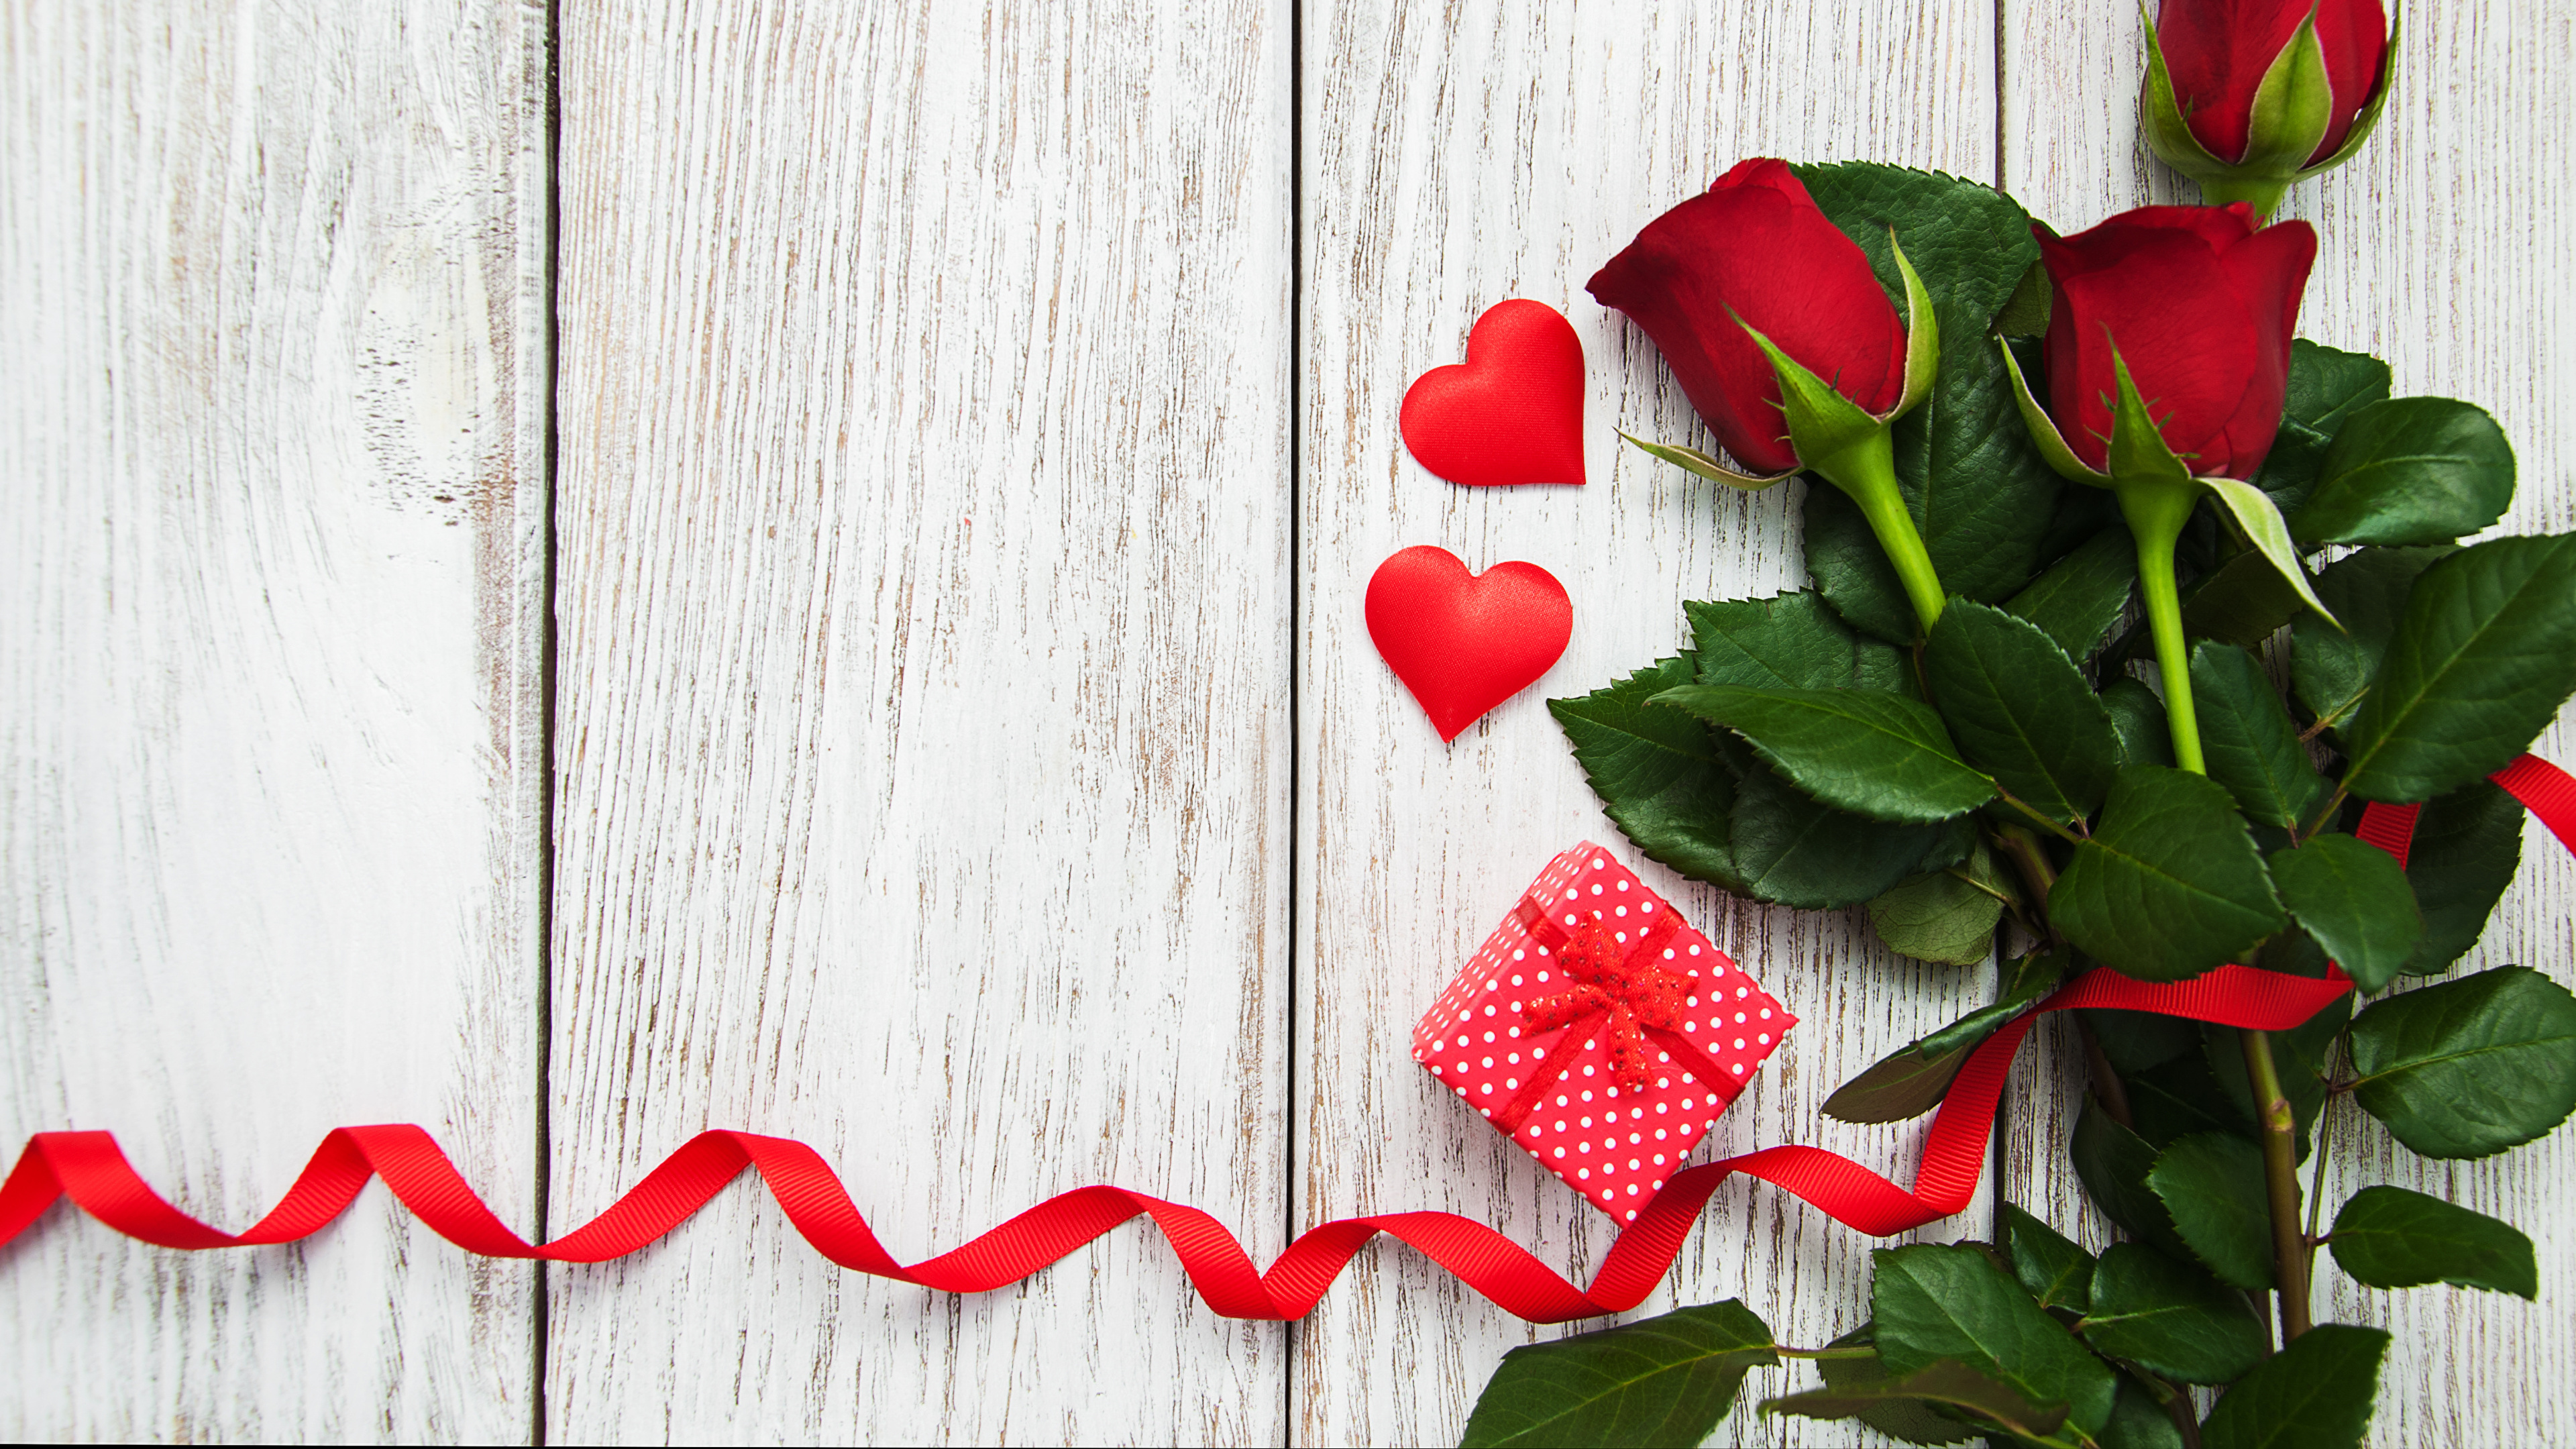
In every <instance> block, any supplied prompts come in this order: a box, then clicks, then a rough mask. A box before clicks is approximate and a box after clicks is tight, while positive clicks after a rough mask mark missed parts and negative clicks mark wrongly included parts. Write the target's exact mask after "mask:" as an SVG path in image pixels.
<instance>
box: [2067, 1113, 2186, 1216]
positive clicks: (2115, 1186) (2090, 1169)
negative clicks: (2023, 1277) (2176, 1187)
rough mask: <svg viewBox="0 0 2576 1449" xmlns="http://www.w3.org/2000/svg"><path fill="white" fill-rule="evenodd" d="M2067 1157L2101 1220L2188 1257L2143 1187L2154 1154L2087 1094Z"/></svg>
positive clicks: (2162, 1209)
mask: <svg viewBox="0 0 2576 1449" xmlns="http://www.w3.org/2000/svg"><path fill="white" fill-rule="evenodd" d="M2066 1155H2067V1157H2068V1159H2069V1160H2070V1161H2072V1162H2073V1163H2074V1165H2075V1175H2076V1176H2077V1177H2079V1178H2081V1179H2082V1180H2083V1182H2084V1190H2085V1192H2087V1193H2088V1194H2090V1195H2091V1196H2092V1199H2093V1203H2094V1206H2096V1207H2099V1208H2100V1209H2102V1212H2103V1215H2104V1216H2106V1217H2108V1218H2110V1220H2111V1221H2113V1222H2115V1223H2117V1224H2119V1225H2120V1226H2121V1227H2123V1228H2125V1229H2127V1230H2128V1231H2129V1232H2131V1233H2134V1234H2136V1235H2137V1236H2138V1237H2140V1238H2143V1239H2145V1240H2146V1241H2148V1242H2150V1243H2153V1244H2155V1245H2156V1246H2157V1247H2159V1248H2162V1249H2164V1250H2165V1251H2166V1252H2168V1253H2171V1254H2173V1255H2174V1256H2176V1257H2187V1256H2189V1255H2190V1252H2191V1250H2190V1249H2189V1248H2187V1247H2185V1246H2183V1241H2182V1239H2181V1238H2180V1237H2179V1236H2177V1235H2176V1234H2175V1232H2174V1225H2173V1218H2172V1216H2171V1215H2170V1214H2168V1213H2167V1212H2166V1211H2165V1205H2164V1200H2163V1199H2161V1198H2159V1197H2157V1196H2156V1193H2155V1189H2154V1188H2152V1187H2150V1186H2148V1183H2147V1174H2148V1173H2150V1172H2152V1171H2154V1169H2155V1165H2156V1149H2155V1148H2153V1147H2151V1146H2149V1145H2148V1144H2147V1141H2146V1139H2145V1138H2143V1137H2140V1136H2139V1135H2138V1134H2137V1133H2135V1132H2132V1131H2130V1130H2129V1129H2128V1128H2126V1127H2123V1126H2121V1125H2120V1124H2119V1123H2118V1122H2116V1121H2114V1120H2112V1117H2111V1114H2110V1113H2109V1112H2106V1111H2104V1110H2103V1109H2102V1104H2101V1103H2100V1102H2097V1101H2095V1100H2094V1099H2093V1097H2092V1095H2091V1094H2090V1093H2087V1094H2086V1095H2085V1098H2084V1110H2083V1112H2082V1113H2080V1114H2079V1115H2078V1116H2077V1117H2076V1119H2075V1132H2074V1135H2073V1137H2072V1138H2071V1139H2070V1140H2069V1141H2068V1143H2067V1148H2066Z"/></svg>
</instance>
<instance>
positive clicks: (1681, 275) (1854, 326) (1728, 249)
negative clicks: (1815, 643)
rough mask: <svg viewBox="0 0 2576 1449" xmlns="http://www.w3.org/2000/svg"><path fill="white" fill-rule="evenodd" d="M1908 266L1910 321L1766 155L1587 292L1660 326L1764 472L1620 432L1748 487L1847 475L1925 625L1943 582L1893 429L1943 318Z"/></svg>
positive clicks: (1783, 166)
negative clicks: (1903, 485)
mask: <svg viewBox="0 0 2576 1449" xmlns="http://www.w3.org/2000/svg"><path fill="white" fill-rule="evenodd" d="M1891 240H1893V238H1892V236H1891ZM1896 265H1897V269H1898V270H1899V271H1900V272H1901V273H1902V274H1903V276H1904V280H1905V288H1906V313H1907V315H1908V317H1910V318H1911V319H1912V326H1911V327H1910V328H1909V327H1908V326H1907V324H1906V322H1905V321H1903V320H1900V319H1899V318H1898V317H1897V315H1896V308H1895V307H1894V306H1893V305H1891V304H1890V303H1889V301H1888V299H1887V292H1886V290H1885V289H1884V288H1882V287H1880V285H1879V282H1878V277H1877V275H1876V274H1875V273H1874V272H1873V271H1872V270H1871V269H1870V263H1869V257H1868V255H1867V254H1866V253H1864V252H1862V251H1861V249H1860V247H1859V246H1858V244H1856V243H1854V242H1853V241H1852V239H1851V238H1850V237H1848V236H1845V235H1844V234H1843V232H1842V229H1841V228H1839V227H1837V226H1835V225H1834V224H1833V222H1832V221H1831V220H1830V219H1828V218H1827V217H1826V216H1825V214H1824V212H1823V211H1822V210H1820V209H1819V208H1818V207H1817V206H1816V203H1815V200H1814V198H1812V197H1810V196H1809V195H1808V194H1807V188H1806V187H1805V186H1803V185H1801V184H1800V183H1799V181H1798V178H1797V176H1796V175H1795V174H1794V173H1792V172H1791V171H1790V169H1789V166H1788V163H1787V162H1784V161H1778V160H1773V159H1770V158H1767V157H1765V158H1757V159H1755V160H1750V161H1745V162H1742V163H1740V164H1738V165H1737V166H1736V167H1735V169H1734V170H1732V171H1729V172H1727V173H1726V174H1725V175H1724V176H1721V177H1719V178H1718V179H1717V182H1716V184H1715V185H1713V186H1711V187H1709V189H1708V190H1707V191H1706V192H1704V193H1702V194H1701V195H1698V196H1694V197H1692V198H1691V199H1689V200H1688V201H1685V202H1683V203H1682V204H1681V205H1679V206H1676V207H1674V208H1673V209H1672V210H1670V211H1668V212H1665V213H1664V214H1663V215H1662V216H1659V217H1657V218H1655V220H1653V221H1652V222H1649V223H1648V224H1647V226H1646V229H1645V230H1644V231H1641V232H1639V233H1638V234H1637V239H1636V240H1635V241H1633V242H1630V243H1629V244H1628V247H1627V249H1626V250H1625V251H1622V252H1620V253H1619V255H1617V256H1615V257H1612V258H1611V259H1610V262H1609V264H1608V265H1607V266H1604V267H1603V268H1602V269H1601V270H1600V271H1599V272H1597V273H1595V274H1594V276H1593V278H1592V280H1591V282H1590V283H1589V284H1588V290H1589V291H1590V292H1591V293H1592V296H1593V298H1594V299H1595V300H1597V301H1598V302H1600V303H1601V305H1603V306H1605V307H1613V308H1616V309H1618V310H1619V311H1621V312H1624V313H1626V314H1627V315H1628V318H1629V320H1631V321H1633V322H1635V323H1636V324H1637V325H1638V326H1639V327H1641V328H1643V329H1644V330H1645V333H1646V335H1647V336H1648V337H1650V338H1652V339H1654V343H1655V346H1656V347H1658V348H1659V349H1661V350H1662V352H1663V354H1664V360H1665V362H1666V363H1668V364H1669V365H1670V366H1671V367H1672V370H1673V377H1674V379H1675V380H1676V381H1678V382H1680V384H1681V387H1682V392H1683V394H1684V395H1686V396H1687V397H1689V398H1690V401H1691V406H1692V407H1694V408H1696V409H1698V411H1699V415H1700V417H1701V418H1702V419H1703V420H1705V421H1706V422H1707V423H1708V426H1709V429H1710V431H1712V432H1714V433H1716V434H1717V440H1718V442H1719V444H1720V445H1721V446H1723V447H1724V448H1725V449H1726V451H1727V452H1728V453H1729V454H1732V455H1733V456H1734V458H1735V460H1736V461H1737V462H1738V463H1740V464H1742V465H1744V467H1746V468H1749V469H1752V470H1754V471H1753V472H1751V473H1743V472H1738V471H1736V470H1734V469H1731V468H1728V467H1727V466H1725V465H1724V464H1723V463H1721V462H1719V461H1718V460H1717V459H1716V458H1713V457H1711V456H1709V455H1708V454H1706V453H1703V452H1701V451H1699V450H1698V449H1696V448H1684V447H1675V446H1671V445H1668V444H1661V443H1650V442H1647V441H1645V440H1644V439H1641V438H1635V437H1628V435H1627V434H1625V433H1622V434H1621V435H1620V436H1622V437H1628V441H1629V442H1631V443H1634V444H1636V445H1637V446H1638V447H1640V448H1643V449H1644V450H1646V451H1647V452H1649V453H1651V454H1653V455H1654V456H1656V457H1658V458H1661V459H1663V460H1665V461H1666V462H1669V463H1674V464H1678V465H1679V466H1681V467H1683V468H1687V469H1689V470H1690V471H1691V472H1693V473H1696V474H1698V475H1700V476H1701V477H1703V478H1709V479H1713V480H1715V481H1718V482H1721V483H1727V484H1730V485H1733V486H1735V487H1739V488H1767V487H1769V486H1771V485H1772V484H1774V483H1777V482H1779V481H1781V480H1782V479H1784V478H1787V477H1789V476H1790V475H1791V474H1793V473H1795V472H1797V471H1798V470H1799V469H1801V468H1805V469H1807V470H1809V471H1812V472H1814V473H1815V474H1816V475H1818V476H1819V477H1821V478H1823V479H1825V481H1827V482H1829V483H1831V484H1833V485H1834V486H1835V487H1837V488H1840V489H1842V490H1843V491H1844V492H1845V493H1848V494H1850V495H1851V497H1852V499H1853V501H1854V502H1856V503H1858V504H1859V505H1860V507H1861V512H1862V513H1863V514H1864V515H1865V516H1866V517H1867V518H1868V519H1869V521H1870V526H1871V528H1872V529H1873V530H1875V531H1876V532H1877V534H1878V538H1879V542H1880V544H1881V545H1882V546H1883V547H1885V548H1886V550H1887V554H1888V559H1889V561H1890V562H1892V563H1893V564H1895V566H1896V572H1897V577H1898V578H1900V579H1901V580H1903V581H1904V584H1905V588H1906V593H1907V596H1908V597H1909V598H1911V599H1912V600H1913V603H1914V608H1915V612H1916V614H1917V615H1919V616H1920V617H1921V618H1922V620H1923V623H1924V625H1925V627H1927V628H1928V627H1930V625H1931V622H1932V620H1933V619H1935V618H1937V617H1938V616H1939V614H1940V612H1941V599H1942V594H1941V586H1940V581H1939V580H1938V579H1937V578H1936V577H1935V576H1934V574H1933V571H1932V561H1931V559H1930V558H1929V557H1928V556H1927V555H1926V554H1925V553H1924V551H1923V541H1922V538H1921V536H1920V535H1919V534H1918V533H1917V532H1916V531H1915V527H1914V519H1913V516H1912V515H1911V514H1910V513H1908V512H1907V511H1906V508H1905V502H1904V498H1903V496H1902V495H1901V494H1900V493H1899V492H1898V491H1897V486H1896V465H1895V453H1894V449H1893V447H1892V445H1891V443H1890V441H1889V429H1890V425H1891V424H1892V423H1893V422H1894V420H1895V419H1896V418H1898V417H1900V416H1902V415H1903V414H1904V413H1906V412H1907V411H1909V410H1911V409H1912V408H1913V407H1914V406H1915V405H1916V404H1917V403H1919V402H1921V401H1922V400H1923V397H1924V395H1925V394H1926V393H1928V392H1929V391H1930V390H1931V386H1932V379H1933V374H1934V371H1935V369H1936V368H1937V366H1938V363H1939V357H1940V332H1939V328H1938V327H1937V326H1936V325H1935V323H1934V321H1933V317H1932V304H1931V298H1930V294H1929V293H1928V292H1926V291H1925V290H1924V287H1923V283H1922V279H1921V278H1919V277H1917V276H1916V275H1915V274H1914V269H1913V267H1912V265H1911V264H1910V263H1908V262H1907V261H1906V260H1905V254H1904V252H1903V250H1902V249H1901V248H1900V249H1898V250H1897V252H1896ZM1827 379H1830V381H1828V380H1827Z"/></svg>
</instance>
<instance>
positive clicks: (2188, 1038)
mask: <svg viewBox="0 0 2576 1449" xmlns="http://www.w3.org/2000/svg"><path fill="white" fill-rule="evenodd" d="M2077 1014H2078V1015H2079V1016H2080V1017H2081V1018H2082V1019H2083V1021H2084V1024H2085V1025H2086V1026H2087V1027H2089V1028H2091V1029H2092V1032H2093V1035H2094V1038H2095V1039H2096V1040H2098V1041H2099V1042H2101V1043H2102V1054H2103V1055H2104V1056H2107V1057H2109V1058H2110V1059H2111V1065H2112V1067H2113V1068H2115V1069H2116V1070H2118V1071H2119V1073H2120V1074H2121V1075H2122V1076H2128V1075H2131V1074H2133V1073H2136V1072H2143V1071H2145V1070H2146V1069H2147V1068H2149V1067H2152V1066H2155V1065H2157V1064H2159V1063H2162V1062H2169V1061H2172V1060H2173V1059H2174V1058H2176V1057H2179V1056H2183V1055H2185V1054H2187V1053H2197V1052H2198V1051H2199V1050H2200V1027H2199V1026H2198V1025H2197V1024H2195V1023H2193V1022H2188V1021H2183V1020H2181V1019H2180V1018H2177V1017H2171V1016H2161V1015H2158V1014H2157V1013H2155V1012H2152V1011H2118V1010H2111V1009H2106V1008H2087V1009H2085V1010H2083V1011H2080V1012H2078V1013H2077Z"/></svg>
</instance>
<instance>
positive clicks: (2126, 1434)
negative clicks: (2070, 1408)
mask: <svg viewBox="0 0 2576 1449" xmlns="http://www.w3.org/2000/svg"><path fill="white" fill-rule="evenodd" d="M2183 1407H2184V1408H2185V1409H2186V1410H2188V1409H2189V1408H2190V1401H2189V1400H2185V1401H2184V1404H2183ZM2093 1437H2094V1439H2095V1440H2096V1441H2097V1442H2099V1443H2100V1444H2101V1446H2102V1449H2183V1442H2182V1430H2181V1429H2179V1428H2177V1427H2176V1426H2175V1424H2174V1421H2173V1415H2172V1414H2171V1413H2170V1412H2168V1411H2167V1410H2166V1408H2165V1406H2164V1405H2162V1404H2160V1403H2157V1402H2156V1396H2155V1395H2154V1394H2153V1393H2151V1392H2149V1391H2148V1389H2147V1386H2146V1385H2145V1384H2143V1383H2140V1382H2139V1381H2138V1380H2137V1379H2136V1378H2134V1377H2132V1376H2130V1375H2128V1374H2122V1375H2120V1397H2119V1398H2118V1400H2116V1401H2115V1402H2114V1403H2113V1404H2112V1405H2111V1422H2110V1423H2108V1424H2105V1425H2103V1426H2102V1432H2101V1433H2099V1434H2096V1435H2094V1436H2093Z"/></svg>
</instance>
